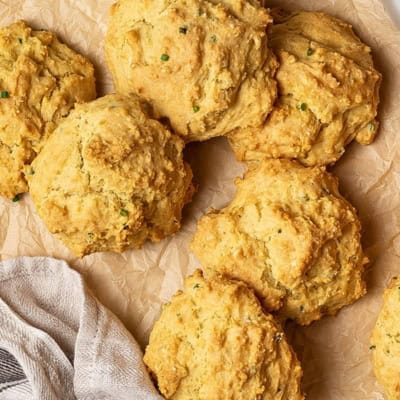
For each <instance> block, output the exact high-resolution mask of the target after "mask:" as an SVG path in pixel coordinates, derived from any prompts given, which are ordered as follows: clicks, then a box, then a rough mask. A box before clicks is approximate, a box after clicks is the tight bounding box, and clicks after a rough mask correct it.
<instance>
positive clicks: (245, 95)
mask: <svg viewBox="0 0 400 400" xmlns="http://www.w3.org/2000/svg"><path fill="white" fill-rule="evenodd" d="M270 22H271V17H270V15H269V13H268V10H267V9H265V8H263V7H262V6H261V4H260V2H259V1H258V0H223V1H219V2H216V1H211V0H177V1H173V2H171V1H165V0H119V1H118V2H117V3H115V4H114V5H113V6H112V9H111V16H110V23H109V29H108V34H107V38H106V56H107V62H108V65H109V67H110V70H111V73H112V75H113V78H114V83H115V86H116V88H117V91H119V92H121V93H125V94H126V93H132V92H133V93H138V94H140V95H141V96H143V97H144V98H146V99H147V100H148V101H149V102H150V103H151V104H152V105H153V107H154V110H155V111H156V113H157V114H158V116H160V117H165V118H168V119H169V122H170V124H171V126H172V128H173V129H174V130H175V131H176V132H177V133H178V134H179V135H181V136H182V137H183V138H184V139H185V141H193V140H206V139H209V138H211V137H214V136H219V135H223V134H225V133H227V132H229V131H231V130H233V129H235V128H237V127H243V128H245V127H247V126H256V125H260V124H261V123H262V122H263V121H264V119H265V118H266V116H267V114H268V113H269V112H270V110H271V108H272V104H273V102H274V101H275V98H276V81H275V80H274V79H273V77H274V74H275V71H276V68H277V63H276V58H275V57H274V55H273V54H272V52H271V51H270V50H269V48H268V46H267V33H266V28H267V26H268V25H269V24H270Z"/></svg>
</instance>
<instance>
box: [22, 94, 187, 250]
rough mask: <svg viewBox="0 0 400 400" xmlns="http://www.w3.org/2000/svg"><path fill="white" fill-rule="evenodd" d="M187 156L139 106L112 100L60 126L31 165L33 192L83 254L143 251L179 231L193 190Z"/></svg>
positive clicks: (131, 100) (53, 225)
mask: <svg viewBox="0 0 400 400" xmlns="http://www.w3.org/2000/svg"><path fill="white" fill-rule="evenodd" d="M182 150H183V141H182V140H181V139H180V138H179V137H178V136H176V135H173V134H171V132H170V131H169V130H167V129H166V128H165V127H164V126H163V125H162V124H161V123H159V122H158V121H156V120H154V119H152V118H151V117H150V110H149V109H148V106H147V105H146V104H144V103H143V102H142V100H141V99H139V98H138V97H136V96H132V97H124V96H122V95H108V96H105V97H103V98H100V99H97V100H96V101H93V102H91V103H87V104H83V105H77V106H76V109H75V110H74V111H73V112H72V113H71V114H70V115H69V116H68V117H67V118H66V119H65V120H64V121H63V122H62V123H61V124H60V125H59V126H58V128H57V129H56V130H55V132H54V134H53V135H52V136H51V137H50V139H49V140H48V141H47V143H46V144H45V146H44V148H43V150H42V151H41V153H40V154H39V156H38V157H37V158H36V159H35V161H34V162H33V164H32V168H33V169H34V174H33V175H31V176H30V177H29V186H30V193H31V195H32V198H33V201H34V203H35V205H36V208H37V211H38V213H39V214H40V216H41V217H42V218H43V220H44V221H45V223H46V225H47V227H48V228H49V230H50V231H51V232H52V233H54V234H56V236H57V237H58V238H59V239H60V240H61V241H63V242H64V243H65V244H66V245H67V246H68V247H70V248H71V249H72V250H73V251H74V252H75V253H76V254H78V255H84V254H88V253H93V252H96V251H123V250H126V249H127V248H130V247H140V246H141V245H142V244H143V242H144V241H145V240H146V239H150V240H152V241H158V240H160V239H162V238H164V237H165V236H167V235H170V234H172V233H174V232H176V231H177V230H178V229H179V227H180V219H181V211H182V207H183V205H184V204H185V202H187V201H188V200H189V199H190V197H191V188H192V186H191V177H192V174H191V170H190V167H189V166H187V165H186V164H185V163H184V161H183V156H182Z"/></svg>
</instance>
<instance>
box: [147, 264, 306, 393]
mask: <svg viewBox="0 0 400 400" xmlns="http://www.w3.org/2000/svg"><path fill="white" fill-rule="evenodd" d="M144 361H145V363H146V365H147V366H148V367H149V369H150V371H151V373H152V374H153V376H154V377H155V379H156V381H157V384H158V387H159V389H160V391H161V393H162V394H163V395H164V396H165V397H166V399H173V400H189V399H196V400H249V399H252V400H267V399H268V400H284V399H285V400H297V399H303V398H304V397H303V396H302V394H301V388H300V381H301V376H302V372H301V367H300V365H299V362H298V361H297V359H296V356H295V354H294V353H293V351H292V349H291V348H290V346H289V345H288V343H287V342H286V338H285V334H284V333H283V331H282V329H281V327H280V326H279V324H278V323H277V322H276V321H275V320H274V319H273V317H272V316H271V315H269V314H265V313H264V312H263V310H262V308H261V306H260V303H259V302H258V300H257V299H256V297H255V296H254V293H253V292H252V291H251V290H250V289H249V288H248V287H247V286H246V285H245V284H243V283H242V282H235V281H228V280H226V279H222V278H219V277H216V278H213V279H211V280H205V279H204V278H203V277H202V274H201V273H200V271H196V272H195V274H194V275H192V276H190V277H189V278H187V279H186V281H185V291H184V292H178V294H176V295H175V296H174V297H173V298H172V301H171V303H169V304H168V305H165V306H164V307H163V310H162V313H161V317H160V319H159V320H158V321H157V322H156V324H155V326H154V328H153V331H152V333H151V335H150V343H149V345H148V347H147V349H146V353H145V356H144Z"/></svg>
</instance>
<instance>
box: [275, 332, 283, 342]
mask: <svg viewBox="0 0 400 400" xmlns="http://www.w3.org/2000/svg"><path fill="white" fill-rule="evenodd" d="M282 338H283V333H277V334H276V335H275V341H276V342H277V343H280V342H282Z"/></svg>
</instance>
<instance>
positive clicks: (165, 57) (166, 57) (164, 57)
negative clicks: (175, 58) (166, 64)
mask: <svg viewBox="0 0 400 400" xmlns="http://www.w3.org/2000/svg"><path fill="white" fill-rule="evenodd" d="M160 58H161V61H168V60H169V55H168V54H165V53H164V54H161V57H160Z"/></svg>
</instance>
